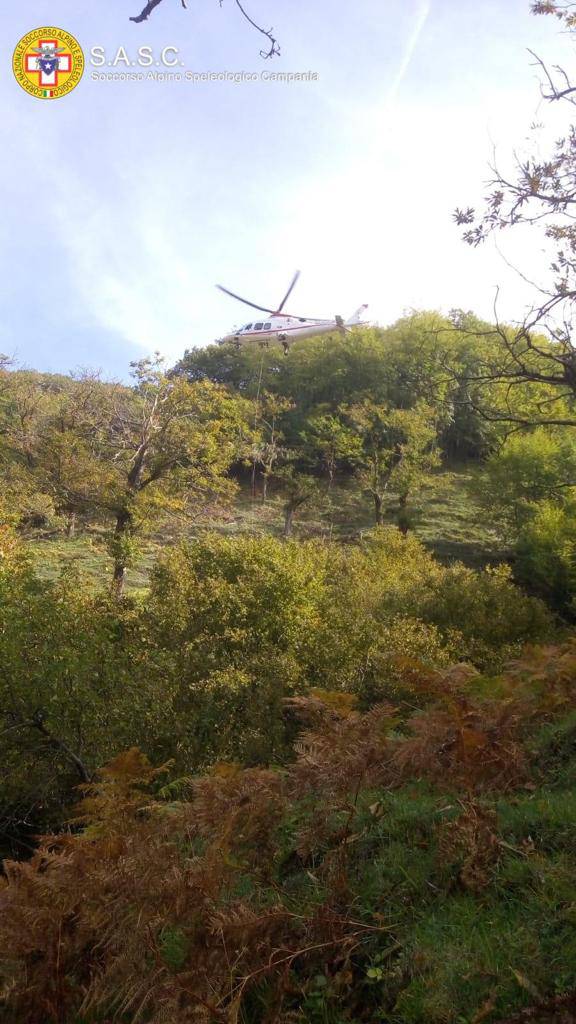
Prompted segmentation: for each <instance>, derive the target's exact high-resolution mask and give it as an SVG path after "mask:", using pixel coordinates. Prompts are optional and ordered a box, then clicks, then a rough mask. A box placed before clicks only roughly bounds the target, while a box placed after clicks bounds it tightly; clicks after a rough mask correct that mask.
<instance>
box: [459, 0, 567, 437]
mask: <svg viewBox="0 0 576 1024" xmlns="http://www.w3.org/2000/svg"><path fill="white" fill-rule="evenodd" d="M531 10H532V12H533V13H534V14H540V15H552V16H554V17H556V18H557V19H558V20H559V21H560V23H561V24H562V25H563V27H564V29H565V30H566V31H567V32H568V33H570V34H572V35H574V34H575V33H576V4H574V3H559V2H555V0H541V2H537V3H533V4H532V7H531ZM532 56H533V58H534V60H535V63H536V65H537V67H538V68H539V70H540V72H541V94H542V98H543V99H544V100H545V101H546V102H547V103H551V104H561V105H563V106H565V107H566V111H567V114H568V118H569V119H570V117H571V114H572V107H573V106H574V104H575V103H576V85H574V84H573V83H572V81H571V79H570V76H569V74H568V73H567V72H566V71H565V70H564V69H563V68H561V67H554V68H553V69H550V68H548V67H547V66H546V64H545V63H544V62H543V61H542V60H541V58H539V57H538V56H537V55H536V54H532ZM491 170H492V175H493V176H492V179H491V181H490V183H489V187H490V190H491V191H490V192H489V193H488V195H487V196H486V198H485V202H484V208H483V210H482V211H481V212H480V213H477V211H476V210H475V208H474V207H472V206H469V207H467V208H463V209H457V210H456V211H455V220H456V223H457V224H459V225H463V226H465V228H466V230H465V232H464V240H465V241H466V242H467V243H468V244H469V245H473V246H476V245H479V244H480V243H482V242H483V241H485V240H486V238H488V237H489V236H490V235H491V234H493V233H494V232H499V231H508V230H510V229H514V228H516V227H518V225H523V226H530V227H532V228H539V229H541V230H543V233H544V237H545V239H546V240H547V242H548V243H551V245H552V249H553V253H552V259H551V266H550V269H551V277H550V280H549V281H548V283H546V284H542V285H537V286H535V290H536V291H537V292H538V300H537V301H536V302H535V303H534V304H533V307H532V309H531V310H530V311H529V313H528V314H527V316H526V317H525V318H524V320H523V322H522V323H521V324H520V326H519V327H518V328H514V329H511V328H505V327H503V326H502V325H501V324H499V323H498V322H497V323H496V327H495V328H494V329H493V333H495V334H496V335H497V336H498V338H499V340H500V342H501V344H500V352H499V357H498V358H497V359H496V360H493V361H490V362H487V363H486V364H485V365H484V367H483V369H482V371H481V372H479V373H477V375H476V377H475V379H476V380H478V381H480V382H488V383H491V382H494V381H496V382H499V383H501V384H502V385H503V387H502V389H501V390H500V391H499V392H498V393H497V398H498V399H499V401H497V402H496V403H494V402H493V401H489V402H488V403H486V407H485V415H486V417H487V418H488V419H492V420H494V421H502V422H512V423H519V424H523V423H539V424H543V425H545V424H557V425H560V426H576V412H575V408H574V407H575V402H576V340H575V337H574V308H575V307H574V303H575V301H576V224H575V221H574V211H575V209H576V129H575V127H574V125H573V124H572V123H571V121H570V120H568V123H567V127H566V131H565V133H564V135H563V136H562V137H561V138H559V139H558V140H557V141H556V143H555V144H554V145H553V146H552V148H550V149H549V151H548V152H546V153H544V154H541V152H540V150H539V148H538V145H537V143H536V144H535V147H534V153H533V155H528V156H526V157H524V158H520V157H515V160H514V165H513V167H512V169H511V170H510V172H509V173H508V172H505V171H503V170H501V169H500V168H499V167H498V166H496V165H494V166H493V167H492V168H491ZM524 384H530V385H537V386H538V385H543V386H544V389H545V390H544V394H542V393H541V392H540V393H539V392H536V395H535V396H534V402H533V403H532V404H531V407H530V408H529V409H528V410H520V411H517V410H515V409H513V408H512V409H511V408H510V406H509V404H508V398H509V396H510V393H511V389H514V388H516V387H517V386H518V385H524ZM551 389H553V391H554V394H553V395H552V396H551V394H550V390H551ZM493 397H494V396H493ZM557 403H558V404H557Z"/></svg>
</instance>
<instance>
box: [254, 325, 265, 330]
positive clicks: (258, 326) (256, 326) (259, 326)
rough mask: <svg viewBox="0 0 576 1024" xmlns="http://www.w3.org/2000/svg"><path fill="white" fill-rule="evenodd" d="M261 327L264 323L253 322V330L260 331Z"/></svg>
mask: <svg viewBox="0 0 576 1024" xmlns="http://www.w3.org/2000/svg"><path fill="white" fill-rule="evenodd" d="M263 327H264V324H254V330H255V331H261V330H262V328H263Z"/></svg>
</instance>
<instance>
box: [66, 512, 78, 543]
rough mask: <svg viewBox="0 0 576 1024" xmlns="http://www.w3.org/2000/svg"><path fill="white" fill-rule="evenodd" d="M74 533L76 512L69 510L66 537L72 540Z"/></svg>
mask: <svg viewBox="0 0 576 1024" xmlns="http://www.w3.org/2000/svg"><path fill="white" fill-rule="evenodd" d="M75 533H76V513H75V512H70V514H69V515H68V518H67V520H66V539H67V540H72V539H73V537H74V535H75Z"/></svg>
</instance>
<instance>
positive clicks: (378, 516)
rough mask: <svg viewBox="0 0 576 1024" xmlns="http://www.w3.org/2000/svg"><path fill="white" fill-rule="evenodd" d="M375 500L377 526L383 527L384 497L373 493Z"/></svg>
mask: <svg viewBox="0 0 576 1024" xmlns="http://www.w3.org/2000/svg"><path fill="white" fill-rule="evenodd" d="M372 497H373V498H374V518H375V520H376V526H382V523H383V521H384V516H383V514H382V495H381V494H376V493H373V494H372Z"/></svg>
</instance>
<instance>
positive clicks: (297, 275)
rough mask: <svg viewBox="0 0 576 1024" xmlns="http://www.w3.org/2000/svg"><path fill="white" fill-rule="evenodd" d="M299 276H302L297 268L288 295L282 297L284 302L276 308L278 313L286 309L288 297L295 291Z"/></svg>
mask: <svg viewBox="0 0 576 1024" xmlns="http://www.w3.org/2000/svg"><path fill="white" fill-rule="evenodd" d="M299 277H300V271H299V270H297V271H296V273H295V274H294V277H293V278H292V280H291V282H290V287H289V289H288V291H287V292H286V295H285V296H284V298H283V299H282V302H281V303H280V305H279V306H278V309H277V310H276V313H281V312H282V310H283V309H284V306H285V305H286V303H287V302H288V299H289V298H290V296H291V295H292V292H293V291H294V288H295V286H296V282H297V280H298V278H299Z"/></svg>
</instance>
